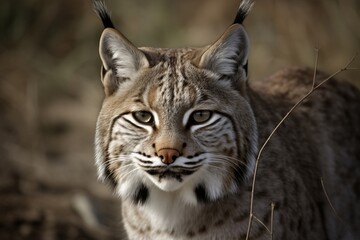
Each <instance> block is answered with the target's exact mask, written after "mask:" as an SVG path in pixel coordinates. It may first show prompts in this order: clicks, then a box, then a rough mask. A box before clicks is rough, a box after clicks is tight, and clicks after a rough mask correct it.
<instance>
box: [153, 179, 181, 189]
mask: <svg viewBox="0 0 360 240" xmlns="http://www.w3.org/2000/svg"><path fill="white" fill-rule="evenodd" d="M150 179H151V181H152V182H153V183H154V184H155V186H157V187H158V188H159V189H161V190H162V191H165V192H174V191H176V190H178V189H180V188H181V187H182V186H183V185H184V184H183V182H179V181H177V180H176V179H173V178H163V179H161V180H160V181H159V178H158V177H152V176H150Z"/></svg>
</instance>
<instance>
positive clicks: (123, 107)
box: [93, 0, 360, 240]
mask: <svg viewBox="0 0 360 240" xmlns="http://www.w3.org/2000/svg"><path fill="white" fill-rule="evenodd" d="M93 3H94V9H95V11H96V12H97V14H98V15H99V17H100V18H101V20H102V22H103V24H104V31H103V33H102V35H101V38H100V47H99V51H100V58H101V60H102V70H101V81H102V83H103V87H104V91H105V99H104V101H103V105H102V108H101V111H100V113H99V117H98V121H97V127H96V136H95V142H96V144H95V150H96V166H97V168H98V176H99V178H100V179H101V180H103V181H106V182H108V183H110V184H111V185H112V187H113V191H114V192H115V193H116V194H117V195H118V196H119V197H120V198H121V200H122V218H123V223H124V226H125V229H126V232H127V235H128V238H129V239H134V240H141V239H143V240H145V239H155V240H157V239H159V240H161V239H164V240H165V239H166V240H168V239H170V240H171V239H173V240H177V239H179V240H180V239H184V240H185V239H194V240H195V239H196V240H200V239H203V240H208V239H221V240H223V239H245V236H246V232H247V225H248V220H249V207H250V195H251V191H252V187H251V186H252V177H253V175H254V167H255V160H256V156H257V154H258V150H259V148H260V147H261V146H262V144H263V143H264V141H265V139H266V138H267V137H268V136H269V134H270V133H271V131H272V130H273V129H274V127H275V125H276V124H277V123H278V122H279V121H280V120H281V118H282V117H283V116H284V115H285V114H286V112H287V111H288V110H289V109H290V108H291V107H292V106H293V105H294V104H295V103H296V102H297V101H298V100H299V99H300V98H301V97H302V96H304V95H305V94H306V93H307V92H308V90H309V89H310V88H311V86H312V79H313V71H314V70H312V69H306V68H290V69H285V70H283V71H281V72H278V73H275V75H273V76H271V77H269V78H268V79H266V80H264V81H256V82H252V81H249V79H248V71H247V63H248V51H249V40H248V37H247V34H246V31H245V29H244V26H243V25H242V23H243V20H244V19H245V17H246V15H247V14H248V13H249V11H250V9H251V7H252V5H253V3H252V1H251V0H244V1H243V2H242V3H241V4H240V7H239V10H238V12H237V15H236V17H235V20H234V23H233V24H232V25H231V26H229V27H228V28H227V29H226V30H225V32H224V33H223V35H222V36H220V38H219V39H218V40H216V41H215V42H214V43H212V44H210V45H208V46H205V47H203V48H179V49H168V48H151V47H141V48H138V47H136V46H134V45H133V44H132V43H131V42H130V41H129V40H128V39H127V38H126V37H125V36H124V35H123V34H121V33H120V32H119V31H118V30H117V29H116V28H115V27H114V24H113V23H112V21H111V19H110V16H109V13H108V10H107V8H106V6H105V4H104V2H103V1H101V0H93ZM219 4H220V3H219ZM222 4H223V3H222ZM326 77H327V75H325V74H324V73H321V72H318V73H317V79H319V80H323V79H324V78H326ZM321 180H323V182H324V185H325V186H326V193H327V194H328V196H329V198H330V199H331V203H332V206H333V207H334V209H336V211H337V215H338V216H335V214H334V212H333V211H332V208H331V205H330V203H329V201H328V200H327V197H326V194H325V191H324V189H323V187H322V183H321ZM254 199H255V201H254V208H253V209H254V214H256V217H257V218H258V219H259V220H261V221H262V222H263V223H264V224H265V225H266V226H269V225H270V221H271V220H272V218H271V216H272V215H271V211H270V210H271V207H270V206H271V204H272V203H274V204H275V206H276V207H275V211H274V215H273V224H274V226H275V228H274V232H273V239H281V240H292V239H294V240H295V239H299V240H300V239H301V240H305V239H316V240H325V239H326V240H327V239H330V240H336V239H343V240H345V239H346V240H349V239H352V240H355V239H360V204H359V202H360V92H359V90H357V89H356V88H355V87H353V86H351V85H350V84H348V83H346V82H343V81H339V80H336V79H331V80H330V81H329V82H327V83H326V84H325V85H324V86H322V87H321V88H320V89H319V90H318V91H317V92H316V93H315V94H313V95H312V96H311V97H309V98H308V99H306V101H305V102H304V103H303V104H302V105H300V106H299V107H298V108H297V109H296V110H295V111H294V112H293V113H292V115H291V116H290V117H289V118H288V119H287V120H286V121H285V123H284V125H282V126H281V127H280V128H279V130H278V131H277V132H276V134H275V135H274V136H273V138H272V139H271V141H270V142H269V144H268V145H267V147H266V149H265V150H264V152H263V154H262V161H261V163H260V165H259V168H258V172H257V182H256V189H255V192H254ZM339 219H341V220H339ZM250 239H255V240H262V239H270V235H269V232H268V231H267V230H266V228H265V227H264V226H263V225H261V224H260V223H259V222H258V221H254V222H253V225H252V228H251V233H250Z"/></svg>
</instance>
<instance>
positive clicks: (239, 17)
mask: <svg viewBox="0 0 360 240" xmlns="http://www.w3.org/2000/svg"><path fill="white" fill-rule="evenodd" d="M253 5H254V2H253V1H252V0H243V1H242V2H241V4H240V6H239V9H238V12H237V14H236V17H235V20H234V24H236V23H238V24H242V23H243V21H244V19H245V18H246V16H247V15H248V14H249V12H250V10H251V8H252V7H253Z"/></svg>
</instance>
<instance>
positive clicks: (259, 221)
mask: <svg viewBox="0 0 360 240" xmlns="http://www.w3.org/2000/svg"><path fill="white" fill-rule="evenodd" d="M254 219H255V220H256V221H257V222H258V223H260V224H261V225H262V226H263V227H264V228H265V229H266V231H268V232H269V233H270V234H271V230H270V229H269V228H268V227H267V226H266V225H265V223H263V222H262V221H261V220H260V219H259V218H258V217H256V216H255V215H254Z"/></svg>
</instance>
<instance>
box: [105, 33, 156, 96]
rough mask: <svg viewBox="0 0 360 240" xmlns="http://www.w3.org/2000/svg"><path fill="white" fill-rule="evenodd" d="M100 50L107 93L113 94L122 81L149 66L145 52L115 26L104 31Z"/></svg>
mask: <svg viewBox="0 0 360 240" xmlns="http://www.w3.org/2000/svg"><path fill="white" fill-rule="evenodd" d="M99 52H100V58H101V60H102V63H103V70H102V82H103V84H104V87H105V92H106V94H107V95H111V94H112V93H113V92H114V91H115V90H116V89H117V88H118V85H119V84H120V83H121V82H123V81H125V80H129V79H130V80H131V79H133V78H134V76H135V75H136V74H137V73H138V71H139V70H140V69H141V68H146V67H148V66H149V62H148V60H147V59H146V56H145V54H144V53H143V52H141V51H140V50H139V49H138V48H137V47H135V46H134V45H133V44H132V43H131V42H130V41H129V40H127V39H126V37H125V36H123V35H122V34H121V33H120V32H119V31H117V30H116V29H114V28H106V29H105V30H104V31H103V33H102V35H101V38H100V47H99Z"/></svg>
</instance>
